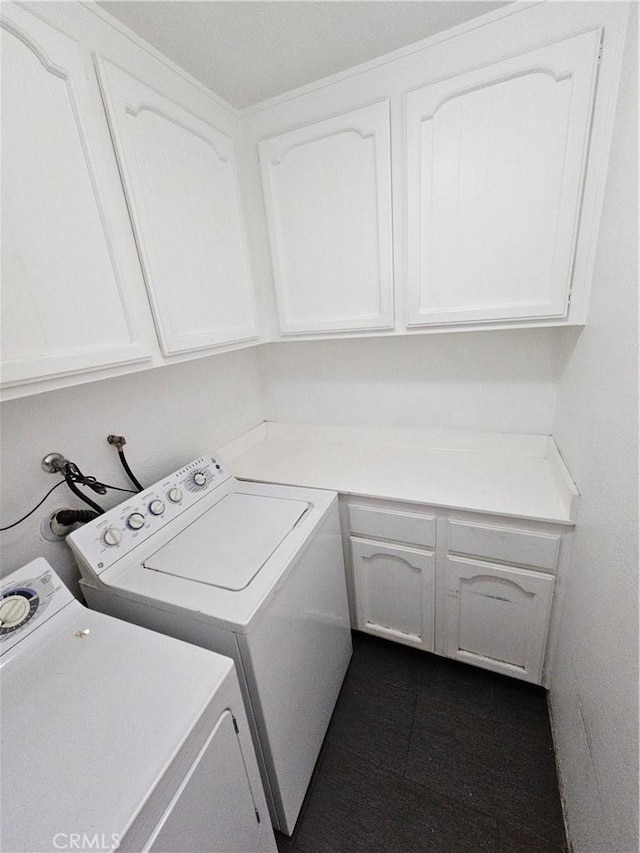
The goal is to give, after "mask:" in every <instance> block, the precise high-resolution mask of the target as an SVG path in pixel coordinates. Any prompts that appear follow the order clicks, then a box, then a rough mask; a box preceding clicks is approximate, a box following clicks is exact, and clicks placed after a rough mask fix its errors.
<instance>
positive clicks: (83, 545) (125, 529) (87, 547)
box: [67, 455, 231, 574]
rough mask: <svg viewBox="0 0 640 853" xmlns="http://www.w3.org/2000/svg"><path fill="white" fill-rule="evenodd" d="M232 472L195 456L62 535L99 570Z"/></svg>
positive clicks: (91, 565)
mask: <svg viewBox="0 0 640 853" xmlns="http://www.w3.org/2000/svg"><path fill="white" fill-rule="evenodd" d="M230 477H231V474H229V472H228V471H225V470H224V468H223V467H222V465H221V464H220V462H219V461H218V460H217V459H216V458H215V457H214V456H211V455H207V456H200V457H198V459H194V460H193V462H190V463H189V464H188V465H185V466H184V467H183V468H180V469H179V470H178V471H174V473H173V474H170V475H169V476H168V477H165V478H164V479H162V480H159V481H158V482H157V483H155V484H154V485H153V486H151V487H150V488H148V489H145V490H144V491H143V492H140V493H139V494H137V495H133V496H132V497H131V498H127V500H126V501H124V502H123V503H121V504H119V506H116V507H114V508H113V509H111V510H109V511H108V512H106V513H104V515H101V516H99V517H98V518H95V519H93V521H90V522H88V524H85V525H83V526H82V527H81V528H79V529H78V530H76V531H74V532H73V533H71V534H70V535H69V536H68V537H67V542H68V543H69V545H70V546H71V550H72V551H73V552H74V554H75V555H76V556H77V557H79V558H81V560H82V561H83V562H84V563H87V564H88V565H89V566H90V567H91V568H92V569H93V571H94V572H96V573H98V574H99V573H100V572H101V571H103V570H104V569H106V568H108V567H109V566H111V565H113V563H115V562H116V561H117V560H119V559H120V558H121V557H123V556H124V555H125V554H127V553H128V552H129V551H131V550H133V548H136V547H137V546H138V545H140V544H141V543H142V542H144V541H145V539H148V538H149V536H153V534H155V533H157V531H158V530H160V529H161V528H162V527H164V526H165V525H166V524H168V523H169V522H171V521H173V520H174V519H175V518H177V517H178V516H179V515H181V514H182V513H183V512H185V511H186V510H188V509H189V508H190V507H192V506H193V505H194V504H195V503H197V502H198V501H199V500H200V499H201V498H202V497H203V496H204V495H205V494H209V493H210V492H212V491H213V490H214V489H215V488H216V487H217V486H219V485H220V484H221V483H223V482H224V481H225V480H228V479H229V478H230Z"/></svg>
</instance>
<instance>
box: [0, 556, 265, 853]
mask: <svg viewBox="0 0 640 853" xmlns="http://www.w3.org/2000/svg"><path fill="white" fill-rule="evenodd" d="M0 675H1V678H2V693H1V699H0V701H1V710H2V741H1V757H2V781H1V791H2V820H1V822H0V849H2V850H3V851H4V853H33V851H39V853H49V851H58V850H67V851H69V850H74V851H80V853H81V851H93V853H96V851H110V850H115V849H118V850H119V851H141V850H144V851H162V853H169V851H176V853H184V851H186V850H188V851H192V853H193V852H194V851H202V853H205V851H206V853H211V851H218V853H228V852H229V851H231V850H233V851H237V853H245V851H248V850H252V851H256V853H257V851H264V853H274V851H275V850H276V845H275V839H274V837H273V832H272V830H271V825H270V821H269V820H268V813H267V806H266V801H265V798H264V793H263V791H262V786H261V782H260V774H259V771H258V766H257V762H256V759H255V754H254V751H253V745H252V742H251V737H250V734H249V728H248V724H247V720H246V717H245V713H244V708H243V702H242V697H241V694H240V688H239V685H238V681H237V678H236V675H235V671H234V666H233V663H232V661H230V660H229V659H228V658H224V657H222V656H220V655H215V654H212V653H211V652H207V651H204V650H203V649H198V648H195V647H194V646H192V645H189V644H187V643H181V642H179V641H177V640H174V639H171V638H169V637H163V636H160V635H159V634H156V633H154V632H152V631H145V630H144V629H143V628H139V627H138V626H136V625H129V624H127V623H125V622H122V621H120V620H117V619H111V618H110V617H108V616H104V615H103V614H102V613H94V612H92V611H91V610H88V609H87V608H86V607H83V606H82V605H81V604H80V603H79V602H78V601H76V599H75V598H73V597H72V595H71V594H70V593H69V591H68V590H67V589H66V587H65V586H64V584H62V583H61V582H60V580H59V578H58V577H57V575H56V574H55V572H54V571H53V570H52V569H51V567H50V566H49V565H48V563H47V562H46V561H45V560H43V559H38V560H35V561H34V562H32V563H29V564H28V565H27V566H25V567H24V568H22V569H19V570H18V571H17V572H14V573H13V574H12V575H10V576H9V578H7V579H5V581H4V582H3V586H2V589H1V590H0Z"/></svg>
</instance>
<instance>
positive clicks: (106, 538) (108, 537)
mask: <svg viewBox="0 0 640 853" xmlns="http://www.w3.org/2000/svg"><path fill="white" fill-rule="evenodd" d="M102 541H103V542H104V544H105V545H109V546H111V545H119V544H120V542H122V533H121V532H120V531H119V530H118V528H117V527H107V529H106V530H105V532H104V533H103V534H102Z"/></svg>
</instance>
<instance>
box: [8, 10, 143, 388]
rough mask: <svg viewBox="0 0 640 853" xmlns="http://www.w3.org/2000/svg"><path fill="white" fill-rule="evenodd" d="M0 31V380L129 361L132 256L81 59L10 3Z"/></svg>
mask: <svg viewBox="0 0 640 853" xmlns="http://www.w3.org/2000/svg"><path fill="white" fill-rule="evenodd" d="M1 24H2V281H3V288H2V315H3V317H2V319H3V334H2V358H3V381H4V383H5V384H15V383H17V382H21V381H28V380H31V379H38V378H42V377H46V376H54V375H59V374H64V373H69V372H76V371H77V372H81V371H85V370H90V369H93V368H98V367H104V366H106V365H109V364H117V363H125V362H130V361H136V360H140V359H141V358H144V357H146V353H145V352H144V351H143V349H142V347H141V346H140V344H139V343H138V342H137V341H136V337H137V336H136V333H135V329H134V326H133V323H132V321H131V318H130V316H129V311H128V307H127V303H126V299H125V291H124V288H123V280H124V279H125V275H126V276H130V275H131V274H132V271H131V266H130V265H131V263H132V262H133V263H134V264H135V265H137V259H136V258H135V254H134V253H133V252H129V255H130V256H131V255H133V257H128V258H127V257H123V255H122V254H120V255H118V251H119V250H120V249H121V247H120V246H119V245H116V244H114V238H113V236H112V224H111V223H112V218H113V217H117V216H120V217H122V215H123V214H124V216H125V217H126V211H125V210H124V208H123V209H122V211H119V210H116V209H114V204H113V199H112V193H113V191H114V190H113V187H111V186H110V185H109V182H110V179H109V177H108V176H107V175H106V173H105V166H104V158H105V156H106V153H105V149H104V147H103V146H104V144H105V140H104V139H103V138H102V136H101V135H100V133H99V130H98V126H97V124H96V119H95V114H94V112H93V110H94V106H93V103H92V101H91V96H90V93H89V89H88V84H87V79H86V76H85V68H84V64H83V60H82V55H81V53H80V51H79V49H78V47H77V45H76V44H75V42H73V41H72V40H71V39H69V38H67V37H66V36H64V35H62V34H61V33H59V32H58V31H57V30H54V29H52V28H51V27H49V26H48V25H46V24H44V23H43V22H42V21H40V20H38V19H36V18H34V17H33V16H31V15H30V14H29V13H27V12H24V11H23V10H21V9H19V8H17V7H15V6H11V5H6V6H3V10H2V19H1ZM106 144H107V145H108V137H107V142H106ZM116 190H119V187H118V186H117V185H116ZM125 251H126V250H125ZM136 273H137V274H138V275H139V268H136V269H134V270H133V274H136Z"/></svg>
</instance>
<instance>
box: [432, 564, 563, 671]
mask: <svg viewBox="0 0 640 853" xmlns="http://www.w3.org/2000/svg"><path fill="white" fill-rule="evenodd" d="M553 586H554V578H553V577H552V576H551V575H546V574H543V573H541V572H530V571H527V570H525V569H516V568H511V567H507V566H497V565H493V564H491V563H483V562H481V561H479V560H461V559H458V558H455V557H448V558H447V612H446V621H447V625H446V638H447V639H446V654H447V657H451V658H456V659H457V660H460V661H464V662H465V663H471V664H475V665H476V666H481V667H484V668H485V669H492V670H495V671H496V672H503V673H505V674H506V675H513V676H515V677H516V678H520V679H522V680H523V681H531V682H533V683H535V684H539V683H540V680H541V677H542V664H543V661H544V651H545V646H546V640H547V627H548V622H549V614H550V611H551V601H552V596H553Z"/></svg>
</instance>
